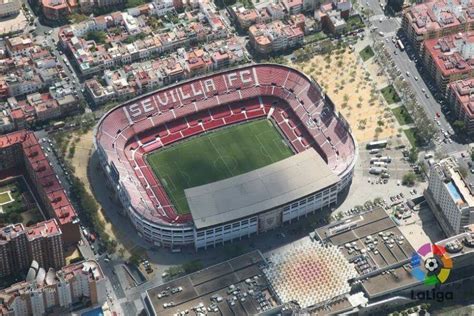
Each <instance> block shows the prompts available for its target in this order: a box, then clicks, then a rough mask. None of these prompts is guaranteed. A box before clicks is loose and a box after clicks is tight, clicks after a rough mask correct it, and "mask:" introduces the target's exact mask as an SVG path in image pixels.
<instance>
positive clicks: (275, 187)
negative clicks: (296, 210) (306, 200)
mask: <svg viewBox="0 0 474 316" xmlns="http://www.w3.org/2000/svg"><path fill="white" fill-rule="evenodd" d="M339 180H340V179H339V177H338V176H337V175H335V174H334V173H333V172H332V171H331V170H330V169H329V167H328V165H327V164H326V162H325V161H324V160H323V159H322V158H321V156H320V155H319V154H318V153H317V152H316V151H315V150H314V149H312V148H311V149H308V150H306V151H304V152H302V153H299V154H297V155H294V156H291V157H289V158H286V159H283V160H281V161H279V162H276V163H274V164H271V165H268V166H265V167H263V168H260V169H257V170H253V171H251V172H247V173H244V174H241V175H238V176H235V177H232V178H228V179H224V180H221V181H217V182H213V183H209V184H206V185H201V186H198V187H194V188H189V189H186V190H185V191H184V192H185V194H186V198H187V200H188V204H189V208H190V210H191V214H192V217H193V220H194V225H195V226H196V228H197V229H201V228H205V227H209V226H214V225H218V224H222V223H225V222H229V221H233V220H237V219H240V218H244V217H247V216H250V215H253V214H256V213H259V212H262V211H266V210H269V209H272V208H275V207H278V206H280V205H283V204H287V203H288V202H291V201H294V200H297V199H300V198H302V197H305V196H307V195H310V194H311V193H314V192H317V191H319V190H321V189H324V188H326V187H329V186H331V185H334V184H336V183H338V181H339Z"/></svg>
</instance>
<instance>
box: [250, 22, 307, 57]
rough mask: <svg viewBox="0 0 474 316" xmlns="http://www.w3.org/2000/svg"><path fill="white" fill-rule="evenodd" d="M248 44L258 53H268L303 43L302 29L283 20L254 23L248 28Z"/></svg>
mask: <svg viewBox="0 0 474 316" xmlns="http://www.w3.org/2000/svg"><path fill="white" fill-rule="evenodd" d="M249 37H250V44H251V45H252V47H253V48H254V49H255V51H256V52H257V53H259V54H270V53H272V52H278V51H282V50H285V49H289V48H293V47H296V46H298V45H302V44H303V40H304V31H303V30H301V28H299V27H298V26H296V25H289V24H288V23H286V22H283V21H273V22H270V23H268V24H255V25H252V26H251V27H250V28H249Z"/></svg>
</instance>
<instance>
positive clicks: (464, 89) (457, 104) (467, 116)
mask: <svg viewBox="0 0 474 316" xmlns="http://www.w3.org/2000/svg"><path fill="white" fill-rule="evenodd" d="M473 94H474V79H464V80H459V81H455V82H452V83H450V84H449V87H448V97H447V100H448V102H449V104H450V105H451V108H452V110H453V111H454V113H455V115H456V117H457V119H458V120H461V121H463V122H464V124H465V131H466V132H467V133H469V134H473V133H474V97H473Z"/></svg>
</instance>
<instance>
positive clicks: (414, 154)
mask: <svg viewBox="0 0 474 316" xmlns="http://www.w3.org/2000/svg"><path fill="white" fill-rule="evenodd" d="M417 160H418V150H417V149H416V148H412V149H411V150H410V153H409V154H408V161H410V162H411V163H415V162H417Z"/></svg>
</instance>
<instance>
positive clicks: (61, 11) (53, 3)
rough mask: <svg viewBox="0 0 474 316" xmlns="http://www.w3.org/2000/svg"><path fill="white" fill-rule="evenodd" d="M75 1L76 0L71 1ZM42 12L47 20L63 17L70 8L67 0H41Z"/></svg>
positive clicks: (65, 16)
mask: <svg viewBox="0 0 474 316" xmlns="http://www.w3.org/2000/svg"><path fill="white" fill-rule="evenodd" d="M71 3H76V5H77V2H72V1H71ZM41 8H42V10H43V14H44V16H45V18H46V19H48V20H53V21H54V20H60V19H65V18H67V16H68V15H69V14H70V13H71V8H70V6H69V2H68V1H67V0H41Z"/></svg>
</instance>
